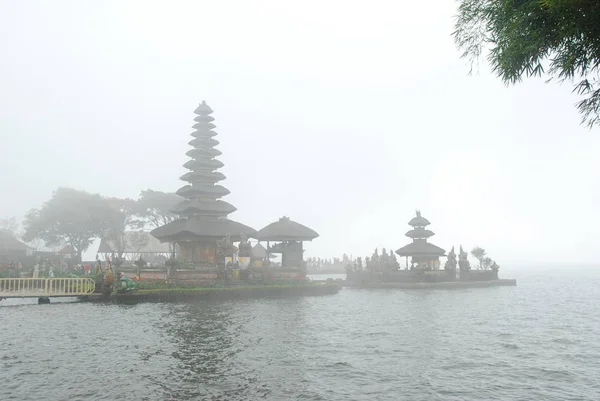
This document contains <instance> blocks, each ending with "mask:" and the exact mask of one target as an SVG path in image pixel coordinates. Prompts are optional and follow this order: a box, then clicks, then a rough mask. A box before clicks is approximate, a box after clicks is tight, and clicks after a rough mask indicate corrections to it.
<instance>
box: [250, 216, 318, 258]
mask: <svg viewBox="0 0 600 401" xmlns="http://www.w3.org/2000/svg"><path fill="white" fill-rule="evenodd" d="M318 236H319V234H318V233H317V232H316V231H314V230H312V229H310V228H308V227H306V226H304V225H302V224H300V223H296V222H295V221H292V220H290V218H289V217H282V218H280V219H279V220H278V221H276V222H274V223H271V224H269V225H268V226H266V227H264V228H263V229H262V230H259V231H258V232H257V233H256V234H255V235H253V237H254V238H256V239H257V240H259V241H267V252H268V253H274V254H277V253H280V254H281V267H282V268H303V267H304V248H303V242H304V241H312V240H313V239H315V238H317V237H318ZM270 242H277V243H276V244H275V245H273V246H271V244H270Z"/></svg>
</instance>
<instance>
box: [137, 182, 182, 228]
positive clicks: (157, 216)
mask: <svg viewBox="0 0 600 401" xmlns="http://www.w3.org/2000/svg"><path fill="white" fill-rule="evenodd" d="M182 200H183V198H182V197H180V196H179V195H177V194H174V193H168V192H161V191H153V190H151V189H148V190H146V191H142V192H141V194H140V197H139V199H138V201H137V205H136V215H137V217H138V218H139V219H140V221H141V222H143V223H144V225H148V226H150V227H151V228H158V227H160V226H164V225H165V224H167V223H170V222H172V221H173V220H175V219H176V218H177V215H176V214H174V213H173V212H171V210H172V209H173V208H174V207H175V205H177V204H178V203H179V202H181V201H182Z"/></svg>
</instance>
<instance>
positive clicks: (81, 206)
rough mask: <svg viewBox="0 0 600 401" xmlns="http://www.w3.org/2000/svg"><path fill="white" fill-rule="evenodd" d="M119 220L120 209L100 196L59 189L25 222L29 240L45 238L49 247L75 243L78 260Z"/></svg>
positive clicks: (27, 217)
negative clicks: (62, 243) (117, 209)
mask: <svg viewBox="0 0 600 401" xmlns="http://www.w3.org/2000/svg"><path fill="white" fill-rule="evenodd" d="M118 220H119V216H118V212H117V211H116V209H115V208H114V207H112V206H111V205H110V203H109V202H108V201H107V200H106V199H105V198H103V197H102V196H100V195H97V194H90V193H88V192H84V191H78V190H75V189H71V188H58V189H57V190H56V191H55V192H54V194H53V195H52V198H51V199H50V200H49V201H47V202H46V203H44V205H43V206H42V208H41V209H32V210H30V211H29V212H28V213H27V215H26V217H25V221H24V223H23V224H24V226H25V234H24V236H23V237H24V239H25V240H26V241H32V240H34V239H41V240H43V241H44V243H45V244H46V245H48V246H56V245H59V244H60V243H61V242H64V243H66V244H68V245H71V246H72V247H73V249H74V250H75V252H77V260H78V261H81V254H82V253H83V252H84V251H86V250H87V249H88V248H89V247H90V245H91V244H92V242H93V241H94V239H95V238H97V237H100V236H102V235H103V234H104V233H106V231H107V230H110V229H111V227H114V225H115V224H116V223H115V222H116V221H118Z"/></svg>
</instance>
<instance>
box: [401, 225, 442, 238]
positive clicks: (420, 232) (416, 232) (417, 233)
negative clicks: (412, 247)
mask: <svg viewBox="0 0 600 401" xmlns="http://www.w3.org/2000/svg"><path fill="white" fill-rule="evenodd" d="M404 235H406V236H407V237H408V238H412V239H415V238H429V237H433V236H434V235H435V233H434V232H433V231H431V230H426V229H425V228H423V227H417V228H413V229H412V230H410V231H407V232H406V234H404Z"/></svg>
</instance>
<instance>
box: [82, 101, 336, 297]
mask: <svg viewBox="0 0 600 401" xmlns="http://www.w3.org/2000/svg"><path fill="white" fill-rule="evenodd" d="M194 113H195V114H196V117H195V118H194V121H195V124H194V125H193V128H194V131H193V132H192V134H191V136H192V140H190V141H189V145H190V146H191V147H192V149H190V150H189V151H188V152H187V153H186V155H187V156H189V157H190V158H191V159H190V160H189V161H187V162H186V163H185V164H184V167H185V168H186V169H188V170H189V172H188V173H186V174H184V175H183V176H181V177H180V179H181V180H183V181H185V182H186V183H187V184H186V185H184V186H183V187H181V188H180V189H179V190H178V191H177V195H179V196H181V197H182V198H183V200H182V201H181V202H180V203H179V204H178V205H177V206H176V207H175V208H174V209H173V212H174V213H175V214H176V215H178V216H179V218H178V219H176V220H174V221H170V222H168V223H166V224H164V225H162V226H160V227H158V228H156V229H154V230H153V231H151V233H150V234H151V235H152V236H153V237H154V238H156V239H158V240H159V241H160V242H161V243H165V244H169V247H168V249H169V251H170V255H169V258H168V260H166V261H165V262H164V265H163V266H153V267H150V266H148V264H147V262H146V261H145V260H143V259H142V257H141V256H140V258H139V259H138V260H137V261H136V262H135V264H134V265H133V266H132V265H129V266H126V265H125V264H124V263H123V260H122V258H120V257H119V256H118V255H116V254H115V252H114V249H115V248H117V247H118V244H112V243H111V242H110V241H105V242H104V247H102V245H103V244H101V249H99V254H103V256H104V259H105V263H104V267H103V266H102V262H101V261H100V260H98V262H97V265H98V266H99V267H98V268H97V272H98V273H97V275H96V283H97V286H98V287H97V292H96V293H95V294H94V295H92V296H88V298H89V299H103V300H106V299H111V300H114V301H118V302H138V301H183V300H192V299H215V298H218V299H236V298H251V297H259V296H305V295H329V294H335V293H337V292H338V291H339V290H340V287H339V286H338V285H335V284H333V283H314V282H310V281H309V280H307V279H306V270H305V264H304V261H303V253H304V249H303V242H304V241H312V240H313V239H315V238H317V237H318V236H319V234H317V233H316V232H315V231H313V230H312V229H310V228H308V227H306V226H304V225H302V224H300V223H297V222H295V221H292V220H291V219H290V218H288V217H282V218H280V219H279V220H278V221H276V222H274V223H271V224H269V225H267V226H266V227H264V228H263V229H262V230H259V231H256V230H254V229H253V228H251V227H249V226H247V225H245V224H242V223H239V222H237V221H234V220H231V219H229V218H228V215H229V214H231V213H233V212H235V211H236V210H237V209H236V208H235V207H234V206H233V205H231V204H230V203H228V202H226V201H224V200H222V199H221V198H222V197H224V196H226V195H227V194H229V193H230V191H229V190H228V189H227V188H225V187H224V186H222V185H220V184H219V182H221V181H223V180H224V179H225V176H224V175H223V174H222V173H220V172H219V171H218V169H219V168H221V167H223V163H222V162H220V161H219V160H217V159H216V157H217V156H219V155H220V154H221V152H220V151H219V150H217V149H216V148H215V147H216V145H218V144H219V142H218V141H217V140H216V139H215V137H216V135H217V133H216V132H215V131H213V128H215V125H214V124H213V121H214V118H213V117H212V116H211V114H212V113H213V110H212V109H211V108H210V107H209V106H208V105H207V104H206V102H204V101H203V102H202V103H201V104H200V105H199V106H198V107H197V108H196V110H195V111H194ZM249 238H254V239H256V240H258V243H257V244H256V245H255V246H254V247H252V246H251V245H250V243H249V242H248V239H249ZM261 241H263V242H266V247H265V246H263V245H262V244H261ZM103 251H104V252H103ZM111 251H112V253H111ZM274 254H281V266H278V267H276V268H275V267H273V266H271V263H270V259H271V258H272V257H273V255H274ZM115 276H116V277H117V280H115V279H114V277H115Z"/></svg>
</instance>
